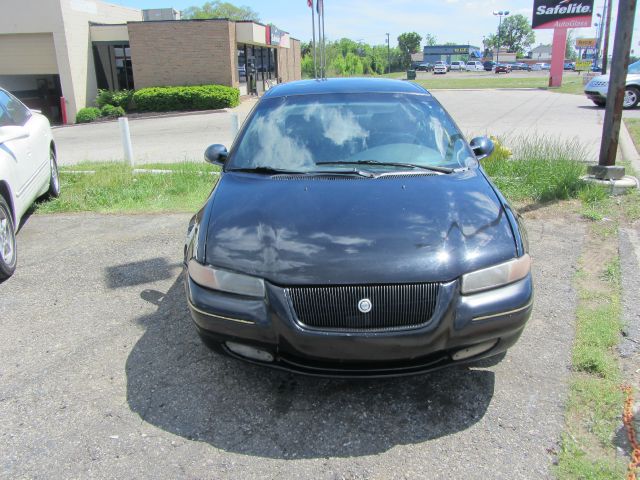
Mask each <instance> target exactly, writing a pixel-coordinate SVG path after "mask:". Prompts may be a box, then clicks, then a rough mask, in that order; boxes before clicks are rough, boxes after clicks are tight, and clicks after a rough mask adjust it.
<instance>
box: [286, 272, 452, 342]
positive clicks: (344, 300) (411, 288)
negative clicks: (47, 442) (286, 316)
mask: <svg viewBox="0 0 640 480" xmlns="http://www.w3.org/2000/svg"><path fill="white" fill-rule="evenodd" d="M439 289H440V286H439V284H437V283H418V284H406V285H346V286H330V287H291V288H288V289H287V292H288V295H289V298H291V302H292V305H293V308H294V311H295V313H296V316H297V318H298V321H299V322H300V323H302V324H303V325H305V326H307V327H310V328H314V329H320V330H344V331H384V330H400V329H407V328H415V327H419V326H421V325H425V324H426V323H428V322H429V321H430V320H431V317H432V316H433V313H434V311H435V308H436V303H437V300H438V293H439ZM363 298H369V299H370V300H371V303H372V304H373V308H372V310H371V311H370V312H369V313H362V312H360V311H359V310H358V302H359V301H360V300H362V299H363Z"/></svg>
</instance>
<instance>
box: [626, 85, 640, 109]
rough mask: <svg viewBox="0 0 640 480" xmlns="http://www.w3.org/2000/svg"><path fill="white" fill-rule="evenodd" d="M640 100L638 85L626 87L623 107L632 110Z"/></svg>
mask: <svg viewBox="0 0 640 480" xmlns="http://www.w3.org/2000/svg"><path fill="white" fill-rule="evenodd" d="M638 102H640V90H638V89H637V88H636V87H625V89H624V104H623V108H624V109H625V110H631V109H632V108H636V107H637V106H638Z"/></svg>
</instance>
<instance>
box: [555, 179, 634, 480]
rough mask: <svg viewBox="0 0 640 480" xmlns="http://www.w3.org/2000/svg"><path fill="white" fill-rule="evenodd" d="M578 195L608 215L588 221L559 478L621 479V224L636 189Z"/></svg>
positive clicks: (585, 191)
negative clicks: (618, 348)
mask: <svg viewBox="0 0 640 480" xmlns="http://www.w3.org/2000/svg"><path fill="white" fill-rule="evenodd" d="M579 196H580V199H581V200H582V203H583V208H585V207H586V208H590V209H591V211H593V212H597V213H598V216H600V214H601V213H602V212H603V211H604V210H605V208H606V209H607V218H608V221H606V222H602V221H600V222H594V223H592V224H591V225H590V226H589V231H588V236H587V241H586V245H585V251H584V252H583V254H582V256H581V260H580V264H581V268H580V270H579V272H578V273H577V274H576V276H575V283H576V285H577V288H578V292H579V300H578V308H577V311H576V317H577V320H576V338H575V342H574V345H573V350H572V365H573V370H574V373H573V375H572V378H571V382H570V387H569V388H570V390H569V392H570V393H569V402H568V404H567V414H566V425H565V434H564V435H563V437H562V445H561V448H560V452H559V454H558V466H557V474H558V478H559V479H560V480H565V479H567V480H568V479H571V480H573V479H576V480H577V479H593V480H601V479H602V480H604V479H618V478H624V474H625V470H626V462H625V461H624V459H622V458H621V457H619V456H618V454H617V451H616V446H615V445H614V443H613V441H614V436H615V432H616V431H617V429H618V428H619V427H621V424H622V422H621V420H620V415H621V412H622V408H623V400H624V395H623V393H622V391H621V389H620V383H621V382H622V378H621V372H620V366H619V358H618V354H617V351H616V346H617V345H618V343H619V341H620V330H621V328H622V326H623V325H622V304H621V296H622V293H621V288H622V287H621V269H620V258H619V255H618V250H617V230H618V226H619V225H620V224H621V223H623V222H626V221H628V212H627V205H628V203H627V202H628V201H629V200H630V199H632V197H633V196H634V195H632V194H628V195H624V196H621V197H609V196H608V195H607V194H606V192H605V193H603V192H602V191H599V190H592V189H591V188H585V189H583V190H582V191H581V192H580V195H579ZM636 201H637V198H636ZM595 219H597V218H595ZM603 225H604V227H603ZM612 237H613V238H612Z"/></svg>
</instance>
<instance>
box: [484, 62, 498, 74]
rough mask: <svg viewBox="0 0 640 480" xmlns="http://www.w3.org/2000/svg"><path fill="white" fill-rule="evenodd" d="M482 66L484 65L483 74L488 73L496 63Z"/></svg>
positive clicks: (486, 63) (485, 63) (487, 63)
mask: <svg viewBox="0 0 640 480" xmlns="http://www.w3.org/2000/svg"><path fill="white" fill-rule="evenodd" d="M483 65H484V70H485V72H490V71H491V70H493V68H494V67H495V66H496V62H491V61H488V62H484V63H483Z"/></svg>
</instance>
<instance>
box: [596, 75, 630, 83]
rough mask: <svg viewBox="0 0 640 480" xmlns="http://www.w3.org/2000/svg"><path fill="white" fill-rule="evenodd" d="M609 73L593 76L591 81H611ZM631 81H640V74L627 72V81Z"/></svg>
mask: <svg viewBox="0 0 640 480" xmlns="http://www.w3.org/2000/svg"><path fill="white" fill-rule="evenodd" d="M609 78H610V77H609V74H607V75H598V76H597V77H593V78H592V79H591V80H590V81H589V83H591V82H606V83H609ZM631 81H636V82H637V81H640V74H638V73H628V74H627V82H631Z"/></svg>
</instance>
